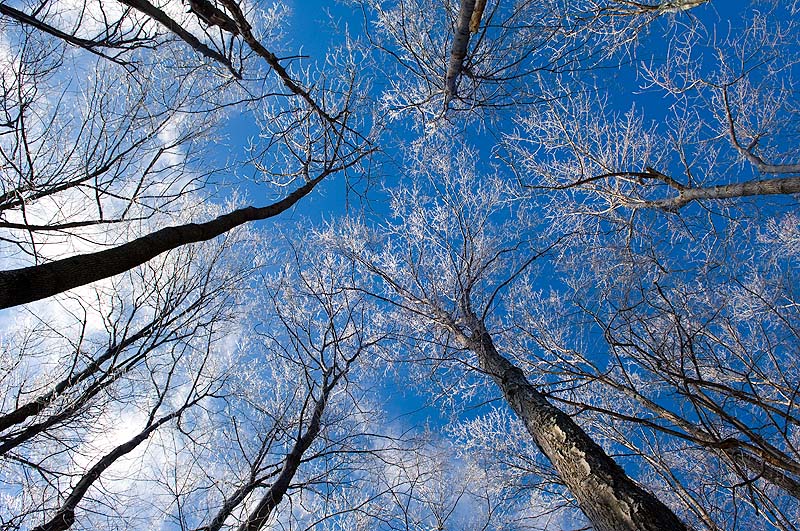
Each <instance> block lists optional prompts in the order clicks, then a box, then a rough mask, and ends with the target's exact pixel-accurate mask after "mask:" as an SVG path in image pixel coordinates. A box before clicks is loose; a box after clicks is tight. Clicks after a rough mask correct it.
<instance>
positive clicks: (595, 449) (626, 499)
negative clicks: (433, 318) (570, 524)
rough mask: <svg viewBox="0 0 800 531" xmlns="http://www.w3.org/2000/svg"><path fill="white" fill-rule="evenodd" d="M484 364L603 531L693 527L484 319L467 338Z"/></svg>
mask: <svg viewBox="0 0 800 531" xmlns="http://www.w3.org/2000/svg"><path fill="white" fill-rule="evenodd" d="M466 346H467V347H468V348H469V349H470V350H472V351H473V352H475V354H476V355H477V356H478V358H479V360H480V365H481V368H482V369H483V370H485V371H486V372H487V373H488V374H490V375H491V376H492V378H493V379H494V381H495V383H497V385H498V386H499V387H500V389H501V390H502V391H503V395H504V396H505V397H506V400H507V401H508V403H509V405H510V406H511V408H512V409H513V410H514V412H515V413H516V414H517V415H518V416H519V417H520V418H521V419H522V420H523V422H524V423H525V426H526V428H527V429H528V433H530V434H531V436H532V437H533V439H534V440H535V442H536V444H537V445H538V446H539V448H540V449H541V450H542V453H544V455H545V456H546V457H547V458H548V459H549V460H550V462H551V463H552V465H553V467H554V468H555V469H556V471H557V472H558V475H559V477H560V478H561V480H562V481H563V482H564V484H565V485H566V486H567V488H569V490H570V491H571V492H572V494H573V495H574V496H575V498H576V499H577V501H578V505H579V506H580V508H581V510H582V511H583V512H584V514H585V515H586V516H587V517H588V518H589V520H591V522H592V524H593V526H594V529H596V530H598V531H634V530H635V531H656V530H659V531H667V530H669V531H688V528H687V527H686V526H685V525H684V524H683V522H681V521H680V520H679V519H678V517H677V516H675V514H674V513H673V512H672V511H671V510H670V509H669V508H668V507H667V506H666V505H664V504H663V503H661V501H659V500H658V499H657V498H656V497H655V496H653V495H652V494H650V493H649V492H647V491H646V490H644V489H643V488H642V487H640V486H639V485H637V484H636V483H635V482H634V481H633V480H632V479H631V478H629V477H628V476H627V475H626V474H625V471H624V470H623V469H622V467H620V466H619V465H618V464H617V463H616V462H615V461H614V460H613V459H612V458H611V457H609V456H608V455H607V454H606V453H605V451H604V450H603V449H602V448H601V447H600V446H599V445H598V444H597V443H595V442H594V441H593V440H592V439H591V437H589V436H588V435H587V434H586V432H584V431H583V430H582V429H581V428H580V426H578V425H577V424H576V423H575V422H574V421H573V420H572V418H570V417H569V416H568V415H567V414H566V413H564V412H563V411H561V410H560V409H558V408H557V407H555V406H553V405H552V404H550V402H548V400H547V398H545V396H544V395H542V394H541V393H540V392H539V391H537V390H536V388H535V387H534V386H533V385H531V384H530V383H529V382H528V380H527V379H526V378H525V374H524V373H523V372H522V370H521V369H519V368H518V367H515V366H514V365H513V364H511V362H509V361H508V360H507V359H506V358H504V357H503V356H502V355H501V354H500V353H499V352H497V349H496V348H495V346H494V342H493V341H492V338H491V337H490V336H489V333H488V332H487V331H486V328H485V327H484V325H483V323H480V322H479V323H478V324H477V325H476V326H473V330H472V336H471V337H470V338H468V339H467V345H466Z"/></svg>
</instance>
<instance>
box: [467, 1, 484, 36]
mask: <svg viewBox="0 0 800 531" xmlns="http://www.w3.org/2000/svg"><path fill="white" fill-rule="evenodd" d="M484 9H486V0H475V9H474V11H472V17H471V18H470V19H469V31H470V33H478V29H479V28H480V27H481V17H483V10H484Z"/></svg>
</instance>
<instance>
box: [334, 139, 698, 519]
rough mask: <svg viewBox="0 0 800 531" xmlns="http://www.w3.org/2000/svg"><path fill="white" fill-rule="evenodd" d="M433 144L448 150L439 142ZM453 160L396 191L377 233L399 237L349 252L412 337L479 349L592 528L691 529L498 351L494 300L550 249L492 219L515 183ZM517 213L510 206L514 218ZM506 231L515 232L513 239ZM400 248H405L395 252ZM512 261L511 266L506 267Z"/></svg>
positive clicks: (444, 158)
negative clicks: (521, 239)
mask: <svg viewBox="0 0 800 531" xmlns="http://www.w3.org/2000/svg"><path fill="white" fill-rule="evenodd" d="M444 145H445V147H446V146H447V144H444ZM436 147H437V148H439V150H440V153H441V152H442V151H445V150H442V149H441V148H442V145H437V146H436ZM456 157H458V158H457V159H456V160H455V161H453V162H452V163H451V162H450V161H449V160H448V155H447V154H446V151H445V154H440V155H439V156H438V157H437V158H436V159H433V160H434V161H435V163H434V164H431V162H433V161H432V160H431V158H429V157H426V158H425V160H426V161H427V163H428V165H427V166H426V167H425V168H419V169H417V171H418V172H419V173H420V174H421V178H426V177H427V178H429V179H430V180H429V181H428V182H427V183H424V184H423V181H422V180H421V179H420V180H418V181H417V182H416V184H417V185H419V186H424V185H425V184H427V185H428V186H432V188H433V189H435V190H437V193H436V194H435V195H433V196H427V197H425V196H422V195H421V193H422V192H421V190H414V191H413V192H411V191H401V192H399V193H398V194H397V195H396V196H395V198H394V206H395V212H394V215H395V216H396V218H397V221H396V223H395V224H393V225H390V226H388V227H384V228H383V229H382V230H381V232H384V233H385V234H387V235H391V237H393V238H386V237H384V238H382V240H384V242H385V243H384V245H383V246H382V247H380V248H378V249H376V250H374V251H372V250H369V249H361V248H359V247H356V248H353V247H351V248H347V247H345V248H344V250H343V252H345V253H347V254H348V255H349V256H352V257H353V258H354V259H355V260H357V261H359V262H360V263H361V264H363V266H364V267H365V268H366V269H367V270H368V271H370V272H372V273H373V274H374V275H376V276H378V277H379V278H381V279H382V280H383V281H384V282H385V285H386V288H385V290H384V291H383V292H382V293H381V294H379V295H378V296H379V297H381V298H383V299H385V300H387V301H390V302H392V304H394V305H395V306H397V307H399V308H402V309H403V310H405V312H407V315H406V316H405V317H404V318H405V319H410V318H414V321H417V322H419V321H421V324H420V325H419V328H420V330H415V329H414V328H413V327H414V321H412V324H411V327H412V329H411V330H410V331H409V332H408V334H409V335H411V336H412V337H414V336H417V337H419V336H421V337H425V336H424V334H425V333H426V332H428V333H434V334H437V332H435V331H433V332H430V331H429V330H430V328H431V327H433V328H434V329H436V328H438V329H439V332H438V334H437V335H439V336H440V341H442V348H443V349H444V350H445V351H453V350H455V351H456V352H457V351H459V350H461V351H467V352H469V353H471V354H472V355H473V356H474V360H463V361H461V360H459V361H461V362H462V363H464V364H465V365H466V366H468V367H472V368H474V369H478V370H480V371H481V372H482V373H484V374H486V375H487V376H488V377H490V378H491V379H492V380H494V382H495V383H496V384H497V386H498V387H499V389H500V390H501V392H502V394H503V396H504V397H505V399H506V401H507V402H508V404H509V406H510V407H511V408H512V409H513V410H514V412H515V413H516V414H517V415H518V416H519V417H520V419H521V420H522V421H523V422H524V424H525V426H526V428H527V431H528V433H529V434H530V436H531V437H532V439H533V440H534V441H535V442H536V445H537V446H538V447H539V448H540V450H541V451H542V453H543V454H544V455H545V456H546V457H547V458H548V459H549V461H550V462H551V464H552V466H553V467H554V468H555V469H556V470H557V472H558V476H559V479H560V481H561V482H562V483H563V484H565V485H566V486H567V487H568V488H569V490H570V492H571V493H572V495H574V496H575V498H576V499H577V502H578V505H579V506H580V508H581V510H582V511H583V512H584V513H585V514H586V516H587V517H588V518H589V520H591V522H592V524H593V525H594V526H595V527H597V528H598V529H609V530H610V529H628V528H631V527H633V528H635V529H667V528H671V529H683V528H685V526H684V524H683V523H682V522H681V521H680V520H679V519H678V518H677V517H676V516H675V515H674V514H673V513H672V511H671V510H670V509H669V508H667V507H666V506H665V505H664V504H663V503H661V502H660V501H659V500H658V499H657V498H656V497H655V496H654V495H652V494H651V493H650V492H647V491H646V490H645V489H642V488H641V487H640V486H639V485H638V484H637V483H636V482H634V481H633V480H631V478H629V477H628V476H627V475H626V473H625V472H624V471H623V469H622V468H621V467H620V466H619V465H618V464H617V463H616V462H614V460H613V459H612V458H610V457H609V456H608V455H607V453H606V452H605V451H604V450H603V449H602V448H601V447H600V446H599V445H598V444H597V443H596V442H595V441H594V440H592V438H591V437H590V436H589V435H588V434H587V433H586V432H585V431H584V430H582V429H581V428H580V427H579V426H578V424H576V423H575V422H574V421H573V420H572V419H571V418H570V417H569V416H568V415H567V414H565V413H564V412H563V411H561V410H559V409H558V408H557V407H554V406H553V405H552V404H551V403H550V401H549V400H548V399H547V397H546V396H545V395H544V394H543V393H542V392H540V391H539V390H537V389H536V387H535V386H533V385H532V384H531V383H530V382H529V381H528V380H527V378H526V376H525V374H524V373H523V371H522V370H520V369H519V368H518V367H516V366H514V365H513V364H512V363H511V362H510V361H509V360H508V358H506V357H504V356H503V355H501V354H500V352H499V351H498V349H497V347H496V346H495V342H494V340H493V338H492V334H491V333H490V332H489V331H488V330H487V327H486V324H485V323H486V319H487V318H488V316H489V314H490V312H491V311H492V310H493V306H494V304H495V297H496V296H497V294H498V292H499V291H501V290H502V289H503V287H504V286H505V285H507V284H508V283H509V282H511V281H512V280H513V278H514V276H516V275H517V274H519V273H520V272H522V271H524V270H525V269H526V268H527V267H528V266H530V265H531V263H532V262H533V261H534V260H535V259H536V258H537V257H538V256H540V255H541V254H542V253H543V252H546V247H545V248H544V249H543V250H541V251H539V250H536V248H535V247H536V243H534V242H525V243H515V242H514V235H515V234H518V230H517V229H516V227H514V225H515V224H514V223H513V222H509V223H506V226H502V227H496V226H493V225H494V223H493V218H495V216H496V215H497V213H498V211H501V210H502V209H504V208H508V206H507V205H508V202H509V200H511V197H509V192H510V190H509V188H508V187H507V185H504V184H503V183H502V181H500V180H499V179H491V180H488V179H487V180H486V182H485V183H483V184H482V185H480V186H478V187H475V188H473V186H472V179H473V172H474V168H472V167H470V163H469V161H470V154H468V153H467V154H463V153H462V154H459V155H457V156H456ZM437 163H438V164H437ZM431 168H433V169H431ZM437 170H438V171H437ZM434 183H437V184H434ZM472 213H474V216H473V215H472ZM516 216H517V213H516V212H513V211H512V214H511V217H512V218H514V217H516ZM354 230H355V231H359V230H361V229H354ZM502 233H507V234H509V236H508V239H507V238H503V237H502V236H500V234H502ZM362 237H363V236H360V235H351V234H346V235H345V236H344V238H342V239H343V240H344V241H345V242H350V241H355V242H358V240H359V238H362ZM367 238H369V237H367ZM373 238H374V237H373ZM331 239H332V240H334V241H335V240H336V239H338V238H337V237H333V238H331ZM509 239H510V240H511V241H508V240H509ZM356 245H358V243H356ZM549 247H552V244H550V245H549ZM398 248H401V249H406V250H405V251H404V252H402V253H398ZM523 249H524V250H523ZM526 254H527V255H528V256H527V257H525V255H526ZM507 257H509V258H508V259H507ZM507 260H508V261H511V262H512V265H510V266H509V265H506V264H504V262H506V261H507ZM513 262H516V264H514V263H513ZM515 271H516V272H515ZM498 275H499V276H498ZM457 359H458V358H457Z"/></svg>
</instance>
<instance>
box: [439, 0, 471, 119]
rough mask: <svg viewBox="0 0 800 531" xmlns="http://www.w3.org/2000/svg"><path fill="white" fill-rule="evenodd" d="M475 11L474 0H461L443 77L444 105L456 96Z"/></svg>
mask: <svg viewBox="0 0 800 531" xmlns="http://www.w3.org/2000/svg"><path fill="white" fill-rule="evenodd" d="M473 11H475V0H461V8H460V9H459V10H458V20H457V21H456V33H455V36H454V37H453V47H452V49H451V51H450V62H449V63H448V64H447V73H446V74H445V76H444V104H445V108H447V104H448V103H449V102H450V100H451V99H453V97H454V96H455V95H456V83H457V82H458V78H459V76H460V75H461V71H462V70H463V69H464V59H465V58H466V57H467V48H468V46H469V36H470V33H469V26H470V20H472V13H473Z"/></svg>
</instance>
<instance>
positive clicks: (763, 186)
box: [652, 177, 800, 211]
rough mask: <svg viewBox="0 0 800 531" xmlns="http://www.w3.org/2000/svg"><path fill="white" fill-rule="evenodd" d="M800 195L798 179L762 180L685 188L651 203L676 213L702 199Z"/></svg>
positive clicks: (799, 180)
mask: <svg viewBox="0 0 800 531" xmlns="http://www.w3.org/2000/svg"><path fill="white" fill-rule="evenodd" d="M782 194H800V177H784V178H780V179H763V180H760V181H747V182H744V183H736V184H725V185H721V186H707V187H701V188H685V189H683V190H681V191H680V193H679V194H678V196H677V197H674V198H670V199H661V200H659V201H653V202H652V206H654V207H657V208H662V209H664V210H669V211H677V210H678V209H680V208H681V207H683V206H686V205H687V204H689V203H691V202H692V201H702V200H704V199H730V198H734V197H748V196H752V195H782Z"/></svg>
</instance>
